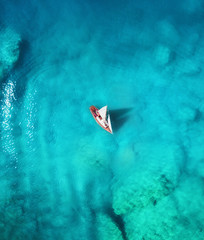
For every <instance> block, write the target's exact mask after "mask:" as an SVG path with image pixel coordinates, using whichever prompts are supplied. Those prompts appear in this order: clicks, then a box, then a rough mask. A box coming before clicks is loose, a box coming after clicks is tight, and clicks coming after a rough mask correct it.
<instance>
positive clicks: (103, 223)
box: [96, 213, 123, 240]
mask: <svg viewBox="0 0 204 240" xmlns="http://www.w3.org/2000/svg"><path fill="white" fill-rule="evenodd" d="M96 222H97V236H98V238H97V239H98V240H110V239H111V240H123V237H122V234H121V232H120V230H119V229H118V227H117V225H116V224H115V223H114V221H113V220H112V219H111V218H110V217H109V216H108V215H106V214H103V213H99V214H98V215H97V217H96Z"/></svg>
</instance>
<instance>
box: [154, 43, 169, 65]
mask: <svg viewBox="0 0 204 240" xmlns="http://www.w3.org/2000/svg"><path fill="white" fill-rule="evenodd" d="M170 58H171V51H170V49H169V48H168V47H167V46H165V45H158V46H157V47H156V49H155V61H156V64H157V65H159V66H165V65H166V64H168V63H169V61H170Z"/></svg>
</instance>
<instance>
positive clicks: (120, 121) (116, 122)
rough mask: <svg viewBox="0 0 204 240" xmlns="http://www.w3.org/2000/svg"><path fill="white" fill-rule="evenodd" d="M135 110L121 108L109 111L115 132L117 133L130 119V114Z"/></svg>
mask: <svg viewBox="0 0 204 240" xmlns="http://www.w3.org/2000/svg"><path fill="white" fill-rule="evenodd" d="M132 109H133V108H121V109H114V110H109V113H110V117H111V124H112V128H113V132H117V131H118V130H119V129H120V128H121V127H122V126H123V125H124V123H125V122H126V121H127V120H128V119H129V112H130V111H131V110H132Z"/></svg>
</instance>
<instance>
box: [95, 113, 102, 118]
mask: <svg viewBox="0 0 204 240" xmlns="http://www.w3.org/2000/svg"><path fill="white" fill-rule="evenodd" d="M96 115H97V116H98V117H99V119H102V117H101V115H100V113H99V112H98V111H96Z"/></svg>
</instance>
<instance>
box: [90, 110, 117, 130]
mask: <svg viewBox="0 0 204 240" xmlns="http://www.w3.org/2000/svg"><path fill="white" fill-rule="evenodd" d="M89 109H90V111H91V113H92V115H93V117H94V119H95V120H96V122H97V123H98V124H99V125H100V126H101V127H102V128H103V129H105V130H106V131H108V132H109V133H111V134H113V130H112V126H111V120H110V114H109V113H108V112H107V106H104V107H102V108H101V109H98V108H96V107H94V106H91V107H90V108H89Z"/></svg>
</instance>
